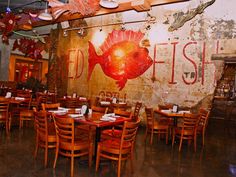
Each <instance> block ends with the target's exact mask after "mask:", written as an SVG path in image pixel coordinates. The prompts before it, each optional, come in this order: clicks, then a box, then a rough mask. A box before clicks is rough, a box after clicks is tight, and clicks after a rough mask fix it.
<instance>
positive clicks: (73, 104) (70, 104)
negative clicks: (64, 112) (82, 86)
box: [65, 98, 79, 108]
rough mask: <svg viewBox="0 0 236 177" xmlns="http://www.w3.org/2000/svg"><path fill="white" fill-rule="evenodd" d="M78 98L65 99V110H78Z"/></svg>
mask: <svg viewBox="0 0 236 177" xmlns="http://www.w3.org/2000/svg"><path fill="white" fill-rule="evenodd" d="M78 102H79V100H78V98H66V100H65V106H66V107H67V108H78Z"/></svg>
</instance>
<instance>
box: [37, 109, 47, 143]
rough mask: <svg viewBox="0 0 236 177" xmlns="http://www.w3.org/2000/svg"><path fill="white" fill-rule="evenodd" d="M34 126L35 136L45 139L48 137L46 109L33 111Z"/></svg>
mask: <svg viewBox="0 0 236 177" xmlns="http://www.w3.org/2000/svg"><path fill="white" fill-rule="evenodd" d="M34 114H35V127H36V131H37V136H39V137H40V139H44V140H45V141H46V139H47V137H48V118H47V112H46V111H38V112H37V111H36V112H35V113H34Z"/></svg>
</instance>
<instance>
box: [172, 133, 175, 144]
mask: <svg viewBox="0 0 236 177" xmlns="http://www.w3.org/2000/svg"><path fill="white" fill-rule="evenodd" d="M174 143H175V133H174V131H173V133H172V148H173V147H174Z"/></svg>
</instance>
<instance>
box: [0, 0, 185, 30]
mask: <svg viewBox="0 0 236 177" xmlns="http://www.w3.org/2000/svg"><path fill="white" fill-rule="evenodd" d="M59 1H60V2H62V3H66V2H67V1H70V0H59ZM73 1H85V0H73ZM98 1H99V0H98ZM116 1H117V2H118V3H119V6H118V7H117V8H114V9H107V8H102V7H100V9H99V10H98V11H97V12H96V13H95V14H94V16H97V15H104V14H110V13H117V12H122V11H127V10H136V11H148V10H150V7H152V6H157V5H162V4H171V3H177V2H185V1H189V0H116ZM131 1H135V2H141V3H142V2H143V4H144V5H143V4H141V5H136V6H134V5H133V4H132V2H131ZM45 2H46V0H0V13H1V14H3V13H5V12H6V8H7V7H8V6H9V8H10V9H11V11H12V12H13V13H14V14H20V16H21V19H20V20H19V21H18V26H19V25H21V24H22V23H23V24H24V23H25V21H26V20H25V21H24V19H25V18H26V16H27V15H28V14H29V12H31V11H33V12H37V13H39V12H40V11H43V10H44V9H45V7H46V4H45ZM147 3H148V6H146V4H147ZM8 4H9V5H8ZM84 17H87V16H82V15H81V14H80V13H75V14H62V15H61V16H60V17H59V18H58V19H54V20H52V21H43V20H40V19H38V18H36V19H33V20H31V21H32V26H33V27H39V26H47V25H51V24H56V23H59V22H63V21H69V20H74V19H79V18H84ZM28 18H29V17H28ZM15 30H20V28H19V27H16V29H15Z"/></svg>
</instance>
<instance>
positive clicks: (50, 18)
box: [38, 1, 53, 21]
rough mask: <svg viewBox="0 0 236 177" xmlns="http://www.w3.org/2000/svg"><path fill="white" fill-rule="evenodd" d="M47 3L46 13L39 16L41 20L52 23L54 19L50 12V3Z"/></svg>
mask: <svg viewBox="0 0 236 177" xmlns="http://www.w3.org/2000/svg"><path fill="white" fill-rule="evenodd" d="M45 3H46V8H45V11H44V12H42V13H41V14H39V16H38V18H39V19H41V20H46V21H51V20H52V19H53V18H52V15H51V14H50V13H49V12H48V1H46V2H45Z"/></svg>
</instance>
